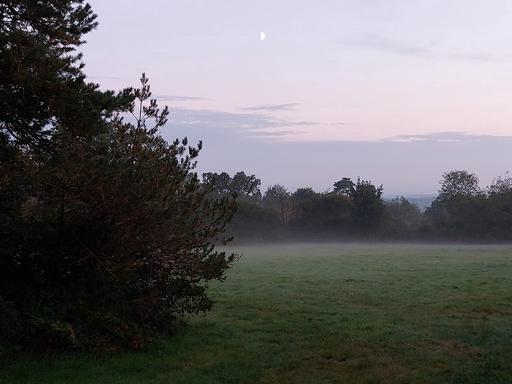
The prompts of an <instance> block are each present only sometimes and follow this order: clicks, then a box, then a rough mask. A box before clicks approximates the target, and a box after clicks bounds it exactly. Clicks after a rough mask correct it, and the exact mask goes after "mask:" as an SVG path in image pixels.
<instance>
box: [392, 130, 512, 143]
mask: <svg viewBox="0 0 512 384" xmlns="http://www.w3.org/2000/svg"><path fill="white" fill-rule="evenodd" d="M496 139H498V140H507V141H508V140H512V136H495V135H482V134H471V133H467V132H434V133H427V134H424V135H399V136H394V137H391V138H389V139H385V140H382V141H389V142H402V143H403V142H431V143H464V142H465V143H467V142H473V143H474V142H480V141H487V140H496Z"/></svg>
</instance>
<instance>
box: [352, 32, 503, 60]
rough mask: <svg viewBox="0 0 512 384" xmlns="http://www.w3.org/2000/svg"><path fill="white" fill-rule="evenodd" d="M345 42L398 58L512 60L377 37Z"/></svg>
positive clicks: (501, 56)
mask: <svg viewBox="0 0 512 384" xmlns="http://www.w3.org/2000/svg"><path fill="white" fill-rule="evenodd" d="M346 42H348V43H349V44H350V45H353V46H357V47H360V48H364V49H369V50H375V51H381V52H385V53H390V54H394V55H398V56H412V57H418V58H423V59H441V60H454V61H465V62H480V63H496V62H502V61H508V60H510V59H511V58H512V55H503V54H502V55H493V54H491V53H489V52H481V51H474V52H452V53H446V52H442V51H440V50H436V49H435V46H434V44H432V43H428V44H420V43H416V42H411V41H406V40H398V39H392V38H388V37H385V36H378V35H362V36H355V37H353V38H351V39H349V40H347V41H346Z"/></svg>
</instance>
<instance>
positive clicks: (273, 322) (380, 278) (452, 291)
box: [0, 244, 512, 384]
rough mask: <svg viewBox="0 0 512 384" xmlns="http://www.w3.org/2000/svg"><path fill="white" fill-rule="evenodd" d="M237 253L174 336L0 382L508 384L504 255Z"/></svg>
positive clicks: (478, 251) (408, 250) (511, 299)
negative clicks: (202, 310) (203, 310)
mask: <svg viewBox="0 0 512 384" xmlns="http://www.w3.org/2000/svg"><path fill="white" fill-rule="evenodd" d="M239 250H240V252H242V253H243V258H242V259H241V260H240V261H239V262H238V263H237V264H236V266H235V267H234V268H233V269H232V270H231V271H229V273H228V276H227V279H226V281H225V282H223V283H215V284H213V285H212V287H211V296H212V297H213V298H215V300H216V301H217V304H216V306H215V308H214V310H212V311H211V312H210V313H208V314H206V315H204V316H203V315H201V316H197V317H193V318H192V319H191V320H190V325H189V326H188V327H186V328H185V329H183V331H182V332H181V333H180V334H179V335H178V336H177V337H174V338H171V339H170V340H167V341H162V343H160V344H158V345H156V346H154V347H152V348H151V350H149V351H145V352H139V353H125V354H120V355H115V356H112V357H103V358H98V357H94V356H83V355H80V356H76V355H75V356H73V355H70V356H65V357H62V358H58V359H54V360H53V361H51V362H48V361H41V360H39V361H34V360H25V361H21V362H17V363H15V364H10V365H4V366H3V367H1V371H0V383H2V384H7V383H9V384H17V383H52V384H62V383H88V384H89V383H102V384H103V383H105V384H107V383H108V384H115V383H119V384H120V383H122V384H131V383H137V384H141V383H155V384H156V383H183V384H185V383H186V384H194V383H205V384H206V383H208V384H215V383H280V384H283V383H294V384H295V383H347V384H348V383H485V384H491V383H512V246H455V245H450V246H444V245H443V246H441V245H382V244H375V245H347V244H321V245H319V244H291V245H275V246H250V247H240V248H239Z"/></svg>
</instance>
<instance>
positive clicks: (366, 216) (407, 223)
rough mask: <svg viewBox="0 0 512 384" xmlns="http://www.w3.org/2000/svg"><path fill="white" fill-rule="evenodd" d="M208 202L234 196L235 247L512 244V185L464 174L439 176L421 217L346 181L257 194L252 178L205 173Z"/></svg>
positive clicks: (399, 200)
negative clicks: (276, 243) (322, 188)
mask: <svg viewBox="0 0 512 384" xmlns="http://www.w3.org/2000/svg"><path fill="white" fill-rule="evenodd" d="M203 183H205V184H208V185H211V186H212V193H211V195H210V196H214V197H222V196H227V195H233V194H234V195H236V196H237V197H238V210H237V213H236V214H235V216H234V219H233V221H232V223H231V224H230V226H229V228H230V231H231V233H232V234H233V235H234V236H235V240H237V241H260V240H263V241H266V240H268V241H272V240H294V239H300V240H358V239H374V240H434V239H439V240H446V241H508V240H512V177H510V176H509V175H508V174H506V175H505V176H503V177H499V178H497V179H496V180H495V181H494V182H493V183H492V184H491V185H490V186H488V187H487V188H481V187H480V185H479V181H478V177H477V176H476V175H474V174H472V173H470V172H468V171H464V170H463V171H450V172H447V173H445V174H444V175H443V177H442V180H441V189H440V191H439V195H438V196H437V198H436V199H435V200H434V201H433V202H432V204H431V206H430V207H428V208H427V209H425V210H421V209H420V208H419V207H418V206H417V205H415V204H413V203H411V202H410V201H408V200H407V199H406V198H404V197H396V198H394V199H391V200H385V199H384V198H383V196H382V193H383V186H376V185H374V184H373V183H372V182H370V181H367V180H362V179H357V180H355V181H354V180H352V179H350V178H347V177H344V178H342V179H341V180H339V181H337V182H335V183H334V184H333V188H332V189H331V190H330V191H327V192H316V191H314V190H313V189H312V188H310V187H303V188H298V189H297V190H296V191H294V192H290V191H288V190H287V189H286V188H285V187H284V186H282V185H279V184H276V185H272V186H270V187H268V188H267V189H266V191H265V192H263V193H262V191H261V189H260V188H261V180H259V179H258V178H257V177H256V176H255V175H246V174H245V173H244V172H238V173H236V174H235V175H234V176H233V177H231V176H230V175H228V174H227V173H205V174H203Z"/></svg>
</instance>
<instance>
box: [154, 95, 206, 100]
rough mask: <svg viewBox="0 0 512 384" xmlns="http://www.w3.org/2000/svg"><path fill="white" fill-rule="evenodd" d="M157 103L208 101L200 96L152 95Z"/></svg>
mask: <svg viewBox="0 0 512 384" xmlns="http://www.w3.org/2000/svg"><path fill="white" fill-rule="evenodd" d="M154 98H155V99H157V100H158V101H210V100H211V99H210V98H208V97H201V96H178V95H154Z"/></svg>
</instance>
